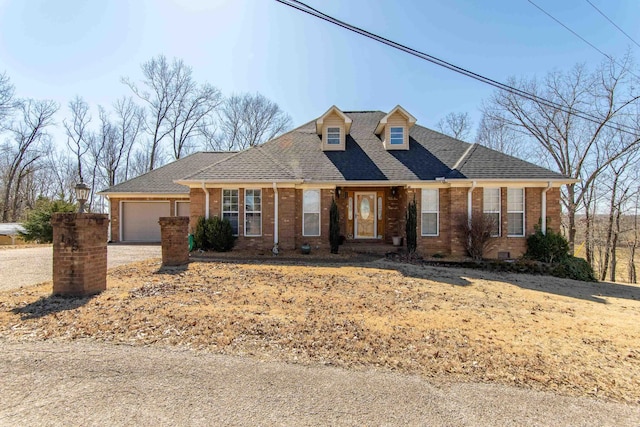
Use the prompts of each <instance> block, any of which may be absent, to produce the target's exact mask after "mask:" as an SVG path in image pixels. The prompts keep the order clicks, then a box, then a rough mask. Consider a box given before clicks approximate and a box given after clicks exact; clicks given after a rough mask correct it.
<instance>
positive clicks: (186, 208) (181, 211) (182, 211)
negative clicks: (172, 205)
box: [176, 202, 191, 216]
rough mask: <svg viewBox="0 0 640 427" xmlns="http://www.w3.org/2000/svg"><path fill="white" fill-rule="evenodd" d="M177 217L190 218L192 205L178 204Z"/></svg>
mask: <svg viewBox="0 0 640 427" xmlns="http://www.w3.org/2000/svg"><path fill="white" fill-rule="evenodd" d="M176 212H177V215H176V216H189V214H190V213H191V203H189V202H176Z"/></svg>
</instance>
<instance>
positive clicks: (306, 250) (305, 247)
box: [300, 243, 311, 255]
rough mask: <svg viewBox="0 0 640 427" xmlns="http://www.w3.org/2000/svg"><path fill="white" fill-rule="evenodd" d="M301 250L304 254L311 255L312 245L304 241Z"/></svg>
mask: <svg viewBox="0 0 640 427" xmlns="http://www.w3.org/2000/svg"><path fill="white" fill-rule="evenodd" d="M300 251H301V252H302V253H303V254H304V255H309V254H310V253H311V245H310V244H308V243H303V244H302V246H300Z"/></svg>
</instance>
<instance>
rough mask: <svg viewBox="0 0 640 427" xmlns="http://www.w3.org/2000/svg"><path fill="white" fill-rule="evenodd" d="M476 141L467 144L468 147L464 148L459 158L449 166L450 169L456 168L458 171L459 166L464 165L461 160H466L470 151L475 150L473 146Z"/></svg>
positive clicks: (475, 145)
mask: <svg viewBox="0 0 640 427" xmlns="http://www.w3.org/2000/svg"><path fill="white" fill-rule="evenodd" d="M477 145H478V144H477V143H475V142H474V143H473V144H471V145H469V148H467V149H466V150H465V152H464V153H462V156H460V158H459V159H458V161H457V162H456V163H455V164H454V165H453V167H452V168H451V170H457V171H460V169H459V167H460V166H461V165H462V166H464V165H463V164H462V163H463V161H466V160H467V159H468V158H469V157H470V156H471V152H472V151H474V150H475V148H476V147H477Z"/></svg>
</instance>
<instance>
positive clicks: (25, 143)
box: [2, 99, 58, 222]
mask: <svg viewBox="0 0 640 427" xmlns="http://www.w3.org/2000/svg"><path fill="white" fill-rule="evenodd" d="M17 109H18V113H17V114H18V118H16V119H15V120H14V121H13V123H11V124H10V125H9V127H8V128H9V132H10V133H11V135H12V141H11V142H8V143H7V144H5V145H4V146H3V147H2V155H3V156H6V157H5V158H6V159H7V160H6V171H5V174H4V175H5V178H4V189H3V190H4V194H3V198H2V221H3V222H7V221H10V220H11V221H16V220H17V219H18V217H19V215H20V212H19V207H20V206H19V200H20V189H21V185H22V182H23V180H24V179H25V177H27V176H28V175H29V174H31V173H32V172H33V171H34V169H35V168H36V166H37V162H38V160H39V159H40V158H41V157H43V156H45V155H46V153H47V152H48V151H49V143H50V138H49V136H48V135H47V133H46V129H47V127H48V126H50V125H52V124H53V116H54V114H55V113H56V112H57V111H58V105H57V104H56V103H55V102H53V101H50V100H44V101H36V100H32V99H27V100H20V101H19V102H18V106H17Z"/></svg>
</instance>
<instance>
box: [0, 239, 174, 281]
mask: <svg viewBox="0 0 640 427" xmlns="http://www.w3.org/2000/svg"><path fill="white" fill-rule="evenodd" d="M160 256H162V249H161V247H160V245H109V246H108V247H107V267H108V268H112V267H116V266H118V265H122V264H128V263H131V262H136V261H142V260H145V259H148V258H158V257H160ZM48 280H53V247H52V246H42V247H37V248H34V247H31V248H16V249H1V250H0V291H3V290H8V289H15V288H19V287H21V286H28V285H34V284H36V283H40V282H46V281H48Z"/></svg>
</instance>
